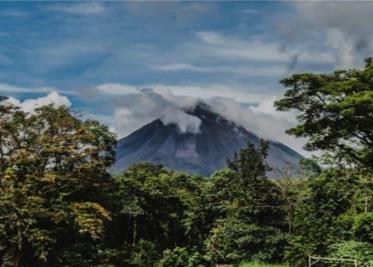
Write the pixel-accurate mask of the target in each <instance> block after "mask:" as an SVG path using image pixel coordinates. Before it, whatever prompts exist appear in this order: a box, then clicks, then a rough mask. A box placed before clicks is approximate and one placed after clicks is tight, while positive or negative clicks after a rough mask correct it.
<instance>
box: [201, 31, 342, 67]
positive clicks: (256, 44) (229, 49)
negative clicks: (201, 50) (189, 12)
mask: <svg viewBox="0 0 373 267" xmlns="http://www.w3.org/2000/svg"><path fill="white" fill-rule="evenodd" d="M196 36H197V37H198V38H199V39H200V40H201V41H202V42H203V43H205V44H207V45H209V46H208V47H206V49H205V53H207V54H210V55H213V56H217V57H221V58H226V59H236V60H250V61H259V62H277V63H288V62H290V61H291V59H292V57H293V56H294V55H296V54H299V55H300V58H299V60H300V61H302V62H304V63H317V64H321V63H333V62H335V58H334V57H333V55H332V54H330V53H328V52H322V51H302V50H301V49H300V48H298V47H292V48H291V49H284V47H282V46H281V45H280V44H279V43H276V42H271V41H264V40H261V39H260V38H258V37H257V38H250V39H244V38H240V37H235V36H226V35H222V34H220V33H217V32H211V31H207V32H196Z"/></svg>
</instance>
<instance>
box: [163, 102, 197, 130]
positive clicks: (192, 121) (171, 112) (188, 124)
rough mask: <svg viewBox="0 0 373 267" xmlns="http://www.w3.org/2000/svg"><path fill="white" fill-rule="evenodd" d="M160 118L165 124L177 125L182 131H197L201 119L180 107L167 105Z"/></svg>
mask: <svg viewBox="0 0 373 267" xmlns="http://www.w3.org/2000/svg"><path fill="white" fill-rule="evenodd" d="M160 119H161V121H162V122H163V123H164V124H165V125H169V124H175V125H177V126H178V127H179V129H180V131H181V132H182V133H187V132H188V133H198V132H199V130H200V129H199V127H200V125H201V120H200V119H199V118H197V117H195V116H192V115H189V114H187V113H185V112H184V111H183V110H180V109H176V108H171V107H167V108H166V109H165V110H164V111H163V114H162V116H161V118H160Z"/></svg>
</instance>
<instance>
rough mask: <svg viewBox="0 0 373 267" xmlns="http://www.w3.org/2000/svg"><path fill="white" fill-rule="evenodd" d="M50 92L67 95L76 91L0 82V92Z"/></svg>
mask: <svg viewBox="0 0 373 267" xmlns="http://www.w3.org/2000/svg"><path fill="white" fill-rule="evenodd" d="M50 92H59V93H63V94H67V95H75V94H76V92H72V91H65V90H58V89H56V88H54V87H19V86H14V85H11V84H6V83H0V93H7V94H13V93H50Z"/></svg>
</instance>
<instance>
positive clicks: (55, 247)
mask: <svg viewBox="0 0 373 267" xmlns="http://www.w3.org/2000/svg"><path fill="white" fill-rule="evenodd" d="M282 84H283V85H284V86H285V87H287V92H286V94H285V96H284V97H283V98H282V99H280V100H279V101H278V102H277V103H276V106H277V108H278V109H280V110H284V111H285V110H294V109H295V110H297V111H298V114H299V115H298V121H299V123H298V126H296V127H295V128H293V129H290V130H289V134H293V135H295V136H298V137H306V138H307V140H308V142H307V145H306V148H307V149H309V150H318V151H321V152H323V153H324V156H323V157H321V158H320V159H318V161H319V162H317V161H316V160H311V159H308V160H302V162H301V163H300V165H301V166H302V171H301V172H299V177H297V178H289V175H288V171H289V170H286V169H283V170H277V173H278V175H279V177H278V179H269V178H267V177H266V171H267V170H268V166H267V164H266V162H265V160H266V156H267V152H268V142H266V141H261V143H260V144H259V145H253V144H251V143H248V144H247V146H246V148H244V149H242V150H241V151H238V153H237V154H236V155H235V157H234V158H233V159H232V160H231V161H229V162H228V167H227V168H225V169H222V170H220V171H217V172H215V173H214V174H212V175H211V176H209V177H202V176H192V175H188V174H184V173H178V172H174V171H170V170H167V169H166V168H164V167H162V166H160V165H152V164H150V163H138V164H135V165H133V166H131V167H130V168H128V169H127V170H126V171H124V172H122V173H120V174H118V175H114V176H112V175H110V174H109V173H108V171H107V170H108V169H109V167H110V166H111V165H112V163H113V160H114V148H115V136H114V135H113V134H111V133H110V132H109V131H108V129H107V127H106V126H104V125H102V124H100V123H98V122H96V121H93V120H84V119H82V118H80V117H79V116H78V115H76V114H74V113H73V112H72V111H71V110H69V109H67V108H65V107H60V108H56V107H54V106H44V107H41V108H39V109H36V110H35V112H33V113H25V112H23V111H22V110H20V109H19V108H17V107H16V106H14V105H11V104H9V103H7V102H6V98H1V100H2V104H1V105H0V266H4V267H7V266H9V267H10V266H13V267H43V266H48V267H53V266H56V267H57V266H76V267H78V266H79V267H80V266H101V267H103V266H106V267H109V266H121V267H122V266H132V267H147V266H155V267H193V266H215V265H216V264H234V265H239V264H241V263H243V262H264V263H289V264H291V265H292V266H306V264H307V260H308V256H309V255H315V256H325V257H331V258H348V259H355V260H357V261H358V263H359V266H366V264H367V263H368V262H369V261H372V260H373V209H372V208H373V201H372V195H373V180H372V169H373V165H372V162H373V64H372V61H371V60H367V62H366V66H365V68H364V69H363V70H348V71H337V72H334V73H331V74H311V73H305V74H296V75H293V76H292V77H290V78H288V79H285V80H283V81H282ZM320 163H323V164H320ZM320 166H323V168H321V167H320ZM290 171H291V170H290ZM333 264H334V265H332V263H325V265H323V266H347V265H346V263H345V262H341V263H333ZM364 264H365V265H364Z"/></svg>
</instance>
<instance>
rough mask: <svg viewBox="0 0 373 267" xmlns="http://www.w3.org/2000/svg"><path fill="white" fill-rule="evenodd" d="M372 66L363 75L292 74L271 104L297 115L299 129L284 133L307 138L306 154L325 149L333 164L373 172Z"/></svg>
mask: <svg viewBox="0 0 373 267" xmlns="http://www.w3.org/2000/svg"><path fill="white" fill-rule="evenodd" d="M372 79H373V64H372V63H371V60H367V64H366V65H365V68H364V69H362V70H339V71H335V72H333V73H330V74H312V73H302V74H294V75H293V76H291V77H290V78H286V79H284V80H282V81H281V83H282V84H283V85H284V86H285V87H287V88H288V90H287V91H286V93H285V96H284V97H283V98H282V99H281V100H279V101H277V102H276V103H275V105H276V107H277V108H278V109H279V110H281V111H288V110H297V111H298V113H299V115H298V120H299V124H298V125H297V126H296V127H294V128H291V129H289V130H288V133H289V134H292V135H295V136H297V137H306V138H307V144H306V148H307V149H309V150H318V149H321V150H326V151H330V152H332V153H333V154H334V156H335V159H336V160H338V161H342V162H343V161H345V162H349V163H354V164H357V165H358V166H360V167H361V168H364V169H366V170H368V171H371V170H372V169H373V135H372V125H373V90H372V82H371V81H372Z"/></svg>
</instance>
